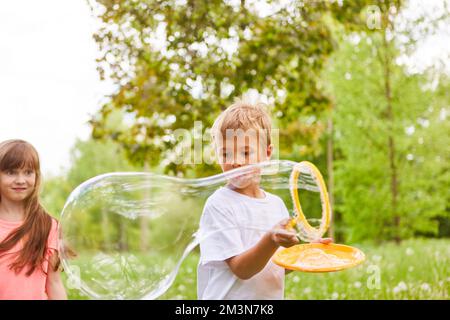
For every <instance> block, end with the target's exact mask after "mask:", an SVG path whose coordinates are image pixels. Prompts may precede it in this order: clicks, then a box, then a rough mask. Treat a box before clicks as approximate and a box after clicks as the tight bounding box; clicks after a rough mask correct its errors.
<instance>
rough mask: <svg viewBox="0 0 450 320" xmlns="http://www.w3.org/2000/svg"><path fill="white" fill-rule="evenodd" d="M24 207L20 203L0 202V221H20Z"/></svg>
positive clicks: (5, 200) (4, 200)
mask: <svg viewBox="0 0 450 320" xmlns="http://www.w3.org/2000/svg"><path fill="white" fill-rule="evenodd" d="M24 215H25V213H24V207H23V203H22V202H14V201H8V200H7V199H2V200H1V201H0V219H2V220H6V221H22V220H23V218H24Z"/></svg>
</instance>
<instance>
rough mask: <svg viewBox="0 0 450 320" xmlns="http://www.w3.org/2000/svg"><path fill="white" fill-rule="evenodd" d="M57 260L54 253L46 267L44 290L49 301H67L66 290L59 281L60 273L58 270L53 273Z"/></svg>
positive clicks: (56, 255)
mask: <svg viewBox="0 0 450 320" xmlns="http://www.w3.org/2000/svg"><path fill="white" fill-rule="evenodd" d="M57 260H58V254H57V253H54V254H53V255H52V256H51V257H50V261H49V265H48V271H47V281H46V283H45V290H46V292H47V296H48V299H49V300H67V294H66V290H65V288H64V285H63V283H62V280H61V272H60V270H59V268H58V269H57V270H56V271H55V266H56V263H57Z"/></svg>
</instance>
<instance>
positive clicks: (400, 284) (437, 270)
mask: <svg viewBox="0 0 450 320" xmlns="http://www.w3.org/2000/svg"><path fill="white" fill-rule="evenodd" d="M353 245H354V246H356V247H358V248H360V249H361V250H363V251H364V253H365V254H366V261H365V262H364V263H363V264H362V265H360V266H358V267H356V268H353V269H348V270H344V271H340V272H334V273H320V274H309V273H301V272H292V273H291V274H289V275H288V276H287V277H286V288H285V299H301V300H304V299H369V300H375V299H389V300H390V299H445V300H448V299H449V298H450V240H448V239H414V240H408V241H404V242H402V244H401V245H396V244H394V243H386V244H382V245H379V246H375V245H370V244H353ZM197 263H198V253H196V252H193V253H191V255H190V256H188V257H187V259H186V260H185V261H184V262H183V265H182V267H181V269H180V271H179V273H178V275H177V278H176V279H175V282H174V283H173V285H172V286H171V288H170V289H169V290H168V291H167V292H166V293H165V294H164V295H163V296H161V297H160V299H179V300H182V299H196V298H197V293H196V287H197V283H196V272H197ZM68 294H69V299H86V298H87V297H84V296H82V295H81V294H80V293H79V291H78V290H74V289H68Z"/></svg>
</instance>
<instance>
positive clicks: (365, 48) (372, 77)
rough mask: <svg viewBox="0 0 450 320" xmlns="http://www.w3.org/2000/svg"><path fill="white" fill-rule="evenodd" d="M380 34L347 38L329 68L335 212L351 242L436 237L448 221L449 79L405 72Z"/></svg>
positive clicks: (381, 33)
mask: <svg viewBox="0 0 450 320" xmlns="http://www.w3.org/2000/svg"><path fill="white" fill-rule="evenodd" d="M385 32H386V31H385ZM385 32H384V33H383V32H374V33H370V34H369V33H361V32H360V33H354V34H352V35H350V36H348V37H347V41H346V43H345V44H344V45H343V46H342V48H341V51H340V52H339V53H338V54H337V55H336V56H335V57H334V58H333V61H332V63H331V64H330V65H331V67H330V73H329V77H330V80H331V83H332V91H333V95H334V96H335V99H336V101H335V103H336V110H335V112H334V114H333V119H334V124H335V132H334V136H335V145H336V150H337V157H338V160H336V163H335V168H336V198H337V204H336V209H337V210H338V211H339V212H340V213H341V215H342V216H343V222H344V224H345V226H346V227H347V228H348V229H347V230H346V231H348V232H347V234H348V238H347V240H350V241H356V240H362V239H375V240H378V241H381V240H389V239H394V240H397V241H400V240H401V239H404V238H407V237H410V236H413V235H415V234H417V233H432V234H436V233H437V231H438V224H437V221H436V220H435V218H436V217H439V216H444V215H447V216H448V212H447V213H446V206H447V201H448V195H447V196H444V195H445V194H448V192H447V191H446V190H447V186H448V183H449V181H448V173H446V172H448V164H447V163H446V162H445V160H443V159H444V154H443V150H445V146H447V145H448V144H449V138H448V135H447V134H445V132H447V131H448V129H449V128H448V123H447V122H446V121H445V117H443V116H442V114H443V112H444V111H443V110H445V108H446V103H447V102H448V100H447V99H448V96H446V95H443V94H442V91H443V90H444V91H445V89H443V88H442V86H444V88H448V82H447V83H445V82H442V83H441V84H440V87H438V89H433V88H429V86H428V88H427V84H429V81H428V78H427V77H426V75H423V74H412V75H411V74H408V73H407V72H406V70H405V67H403V66H400V65H398V64H397V63H396V62H395V57H396V53H397V51H396V48H395V46H394V44H392V43H391V44H390V43H388V42H387V41H386V40H387V35H386V33H385ZM444 114H445V113H444Z"/></svg>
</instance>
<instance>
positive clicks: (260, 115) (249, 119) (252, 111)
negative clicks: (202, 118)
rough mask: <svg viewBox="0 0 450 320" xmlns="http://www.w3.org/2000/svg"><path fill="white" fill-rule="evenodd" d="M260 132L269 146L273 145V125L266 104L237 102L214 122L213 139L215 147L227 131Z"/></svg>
mask: <svg viewBox="0 0 450 320" xmlns="http://www.w3.org/2000/svg"><path fill="white" fill-rule="evenodd" d="M230 129H231V130H239V129H240V130H243V131H247V130H249V129H254V130H258V132H259V133H261V132H262V133H263V137H264V138H265V143H266V145H267V146H269V145H270V144H271V132H272V125H271V120H270V116H269V113H268V106H267V105H266V104H265V103H262V102H259V103H250V102H247V101H244V100H236V101H235V102H234V103H233V104H232V105H230V106H229V107H228V108H227V109H225V110H224V111H223V112H222V113H221V114H220V115H219V116H218V117H217V119H216V120H215V121H214V124H213V126H212V128H211V138H212V140H213V143H214V145H215V146H217V145H218V143H217V142H218V139H222V138H223V137H225V136H226V131H227V130H230Z"/></svg>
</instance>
